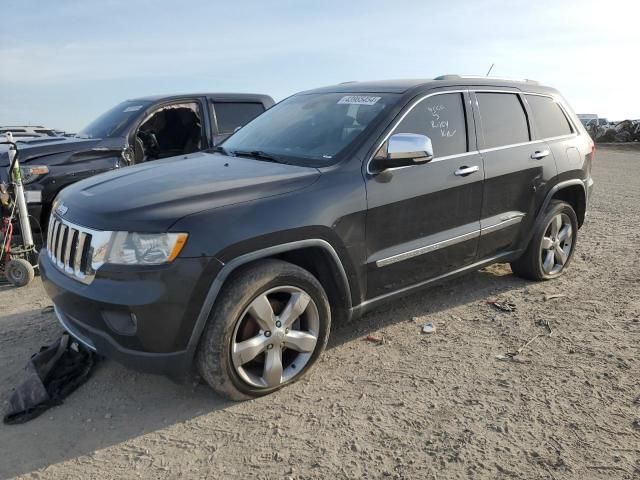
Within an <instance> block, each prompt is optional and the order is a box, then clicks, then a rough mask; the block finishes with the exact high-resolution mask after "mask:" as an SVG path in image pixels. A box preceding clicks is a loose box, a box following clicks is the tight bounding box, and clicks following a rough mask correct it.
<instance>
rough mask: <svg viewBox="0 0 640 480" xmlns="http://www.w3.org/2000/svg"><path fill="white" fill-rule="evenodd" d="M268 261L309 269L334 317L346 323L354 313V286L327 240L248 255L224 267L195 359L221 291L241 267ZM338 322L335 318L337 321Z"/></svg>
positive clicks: (201, 318) (211, 293)
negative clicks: (325, 297) (321, 288)
mask: <svg viewBox="0 0 640 480" xmlns="http://www.w3.org/2000/svg"><path fill="white" fill-rule="evenodd" d="M266 259H279V260H283V261H287V262H290V263H293V264H295V265H298V266H299V267H301V268H305V269H306V270H308V271H309V272H311V274H313V275H314V276H315V277H316V278H317V279H318V281H319V282H320V283H321V285H322V286H323V288H324V289H325V291H326V292H327V296H328V297H329V303H330V305H331V307H332V314H335V315H336V316H337V317H338V318H337V320H338V322H339V321H340V320H343V321H346V320H348V318H349V317H350V314H351V310H352V301H351V287H350V284H349V280H348V277H347V273H346V271H345V269H344V266H343V264H342V261H341V260H340V257H339V256H338V254H337V252H336V251H335V249H334V248H333V246H332V245H331V244H330V243H329V242H327V241H326V240H323V239H319V238H318V239H315V238H314V239H306V240H298V241H294V242H289V243H284V244H280V245H274V246H271V247H267V248H264V249H260V250H256V251H252V252H248V253H245V254H242V255H239V256H238V257H235V258H233V259H232V260H230V261H228V262H227V263H225V264H224V266H223V267H222V269H221V270H220V272H219V273H218V275H217V276H216V277H215V279H214V280H213V282H212V283H211V286H210V287H209V290H208V292H207V294H206V296H205V299H204V302H203V304H202V307H201V308H200V312H199V313H198V317H197V319H196V323H195V326H194V328H193V332H192V334H191V338H190V339H189V344H188V347H187V350H188V352H189V355H190V357H191V358H192V357H193V355H194V354H195V351H196V349H197V346H198V342H199V341H200V337H201V336H202V332H203V331H204V327H205V325H206V323H207V320H208V319H209V315H210V314H211V310H212V309H213V306H214V304H215V301H216V299H217V297H218V294H219V293H220V290H221V289H222V287H223V286H224V284H225V283H226V281H227V280H228V279H229V277H230V275H231V274H232V273H233V272H234V271H236V270H237V269H238V268H239V267H242V266H246V265H249V264H252V263H256V262H259V261H261V260H266ZM334 320H335V319H334Z"/></svg>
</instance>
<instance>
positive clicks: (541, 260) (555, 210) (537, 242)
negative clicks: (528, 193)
mask: <svg viewBox="0 0 640 480" xmlns="http://www.w3.org/2000/svg"><path fill="white" fill-rule="evenodd" d="M563 232H564V233H563ZM577 240H578V217H577V216H576V212H575V211H574V210H573V207H571V205H569V204H568V203H566V202H563V201H560V200H553V201H552V202H551V203H550V204H549V207H548V208H547V210H546V211H545V213H544V216H543V219H542V221H541V222H540V224H539V225H538V227H537V228H536V231H535V232H534V234H533V237H532V238H531V241H530V242H529V245H528V247H527V249H526V250H525V252H524V254H522V256H521V257H520V258H518V259H517V260H515V261H514V262H511V270H512V271H513V273H515V274H516V275H518V276H519V277H523V278H527V279H529V280H536V281H540V280H551V279H553V278H556V277H559V276H560V275H562V274H563V273H564V271H565V270H566V268H567V266H568V265H569V263H570V262H571V259H572V258H573V252H574V251H575V247H576V242H577Z"/></svg>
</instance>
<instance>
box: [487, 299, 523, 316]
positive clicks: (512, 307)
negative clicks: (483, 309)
mask: <svg viewBox="0 0 640 480" xmlns="http://www.w3.org/2000/svg"><path fill="white" fill-rule="evenodd" d="M487 304H488V305H492V306H493V307H495V308H497V309H498V310H502V311H503V312H507V313H511V312H515V311H516V304H515V303H513V302H508V301H506V300H505V301H499V300H487Z"/></svg>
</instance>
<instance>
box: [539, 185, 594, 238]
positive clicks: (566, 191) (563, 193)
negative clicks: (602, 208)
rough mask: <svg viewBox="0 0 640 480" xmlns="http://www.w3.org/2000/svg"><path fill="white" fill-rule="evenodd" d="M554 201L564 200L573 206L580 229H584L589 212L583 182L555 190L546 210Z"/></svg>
mask: <svg viewBox="0 0 640 480" xmlns="http://www.w3.org/2000/svg"><path fill="white" fill-rule="evenodd" d="M563 183H564V182H563ZM559 185H560V184H559ZM554 188H555V187H554ZM552 200H562V201H564V202H567V203H568V204H569V205H571V207H572V208H573V211H574V212H576V216H577V217H578V227H582V225H583V223H584V219H585V215H586V211H587V193H586V190H585V188H584V183H582V181H581V180H578V181H577V182H573V183H569V184H566V185H564V186H561V187H560V188H558V189H557V190H555V191H554V192H553V194H552V195H551V197H550V199H549V202H547V205H545V208H546V207H547V206H548V204H549V203H550V202H551V201H552Z"/></svg>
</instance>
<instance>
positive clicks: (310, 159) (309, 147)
mask: <svg viewBox="0 0 640 480" xmlns="http://www.w3.org/2000/svg"><path fill="white" fill-rule="evenodd" d="M398 98H399V95H396V94H381V93H363V94H345V93H313V94H306V95H304V94H303V95H295V96H293V97H289V98H287V99H286V100H284V101H282V102H280V103H279V104H277V105H275V106H274V107H272V108H271V109H269V110H267V111H266V112H265V113H263V114H262V115H260V116H259V117H258V118H256V119H255V120H253V121H252V122H250V123H249V124H248V125H245V126H244V127H242V128H241V129H240V130H238V131H237V132H236V133H235V134H233V135H232V136H231V137H230V138H229V139H228V140H227V141H226V142H224V144H223V145H222V146H223V148H224V150H225V151H227V152H229V153H231V154H234V153H236V152H260V153H261V154H263V155H269V156H272V157H276V158H277V159H281V160H282V159H283V158H285V159H287V158H292V159H293V162H292V163H301V162H300V161H299V160H304V162H303V163H304V164H305V165H311V166H322V165H328V164H330V163H333V158H334V157H335V156H337V155H338V154H339V153H340V152H341V151H342V150H343V149H345V148H346V147H347V146H348V145H349V144H351V143H352V142H353V141H354V140H355V139H356V138H358V136H359V135H360V134H361V133H362V132H363V131H364V130H365V129H366V128H367V126H368V125H369V124H371V123H372V122H373V120H374V119H376V118H377V117H379V116H380V114H381V112H382V111H384V110H388V109H389V108H390V106H391V105H392V104H394V103H395V102H396V101H397V100H398ZM296 160H298V161H296ZM283 161H284V160H283Z"/></svg>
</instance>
